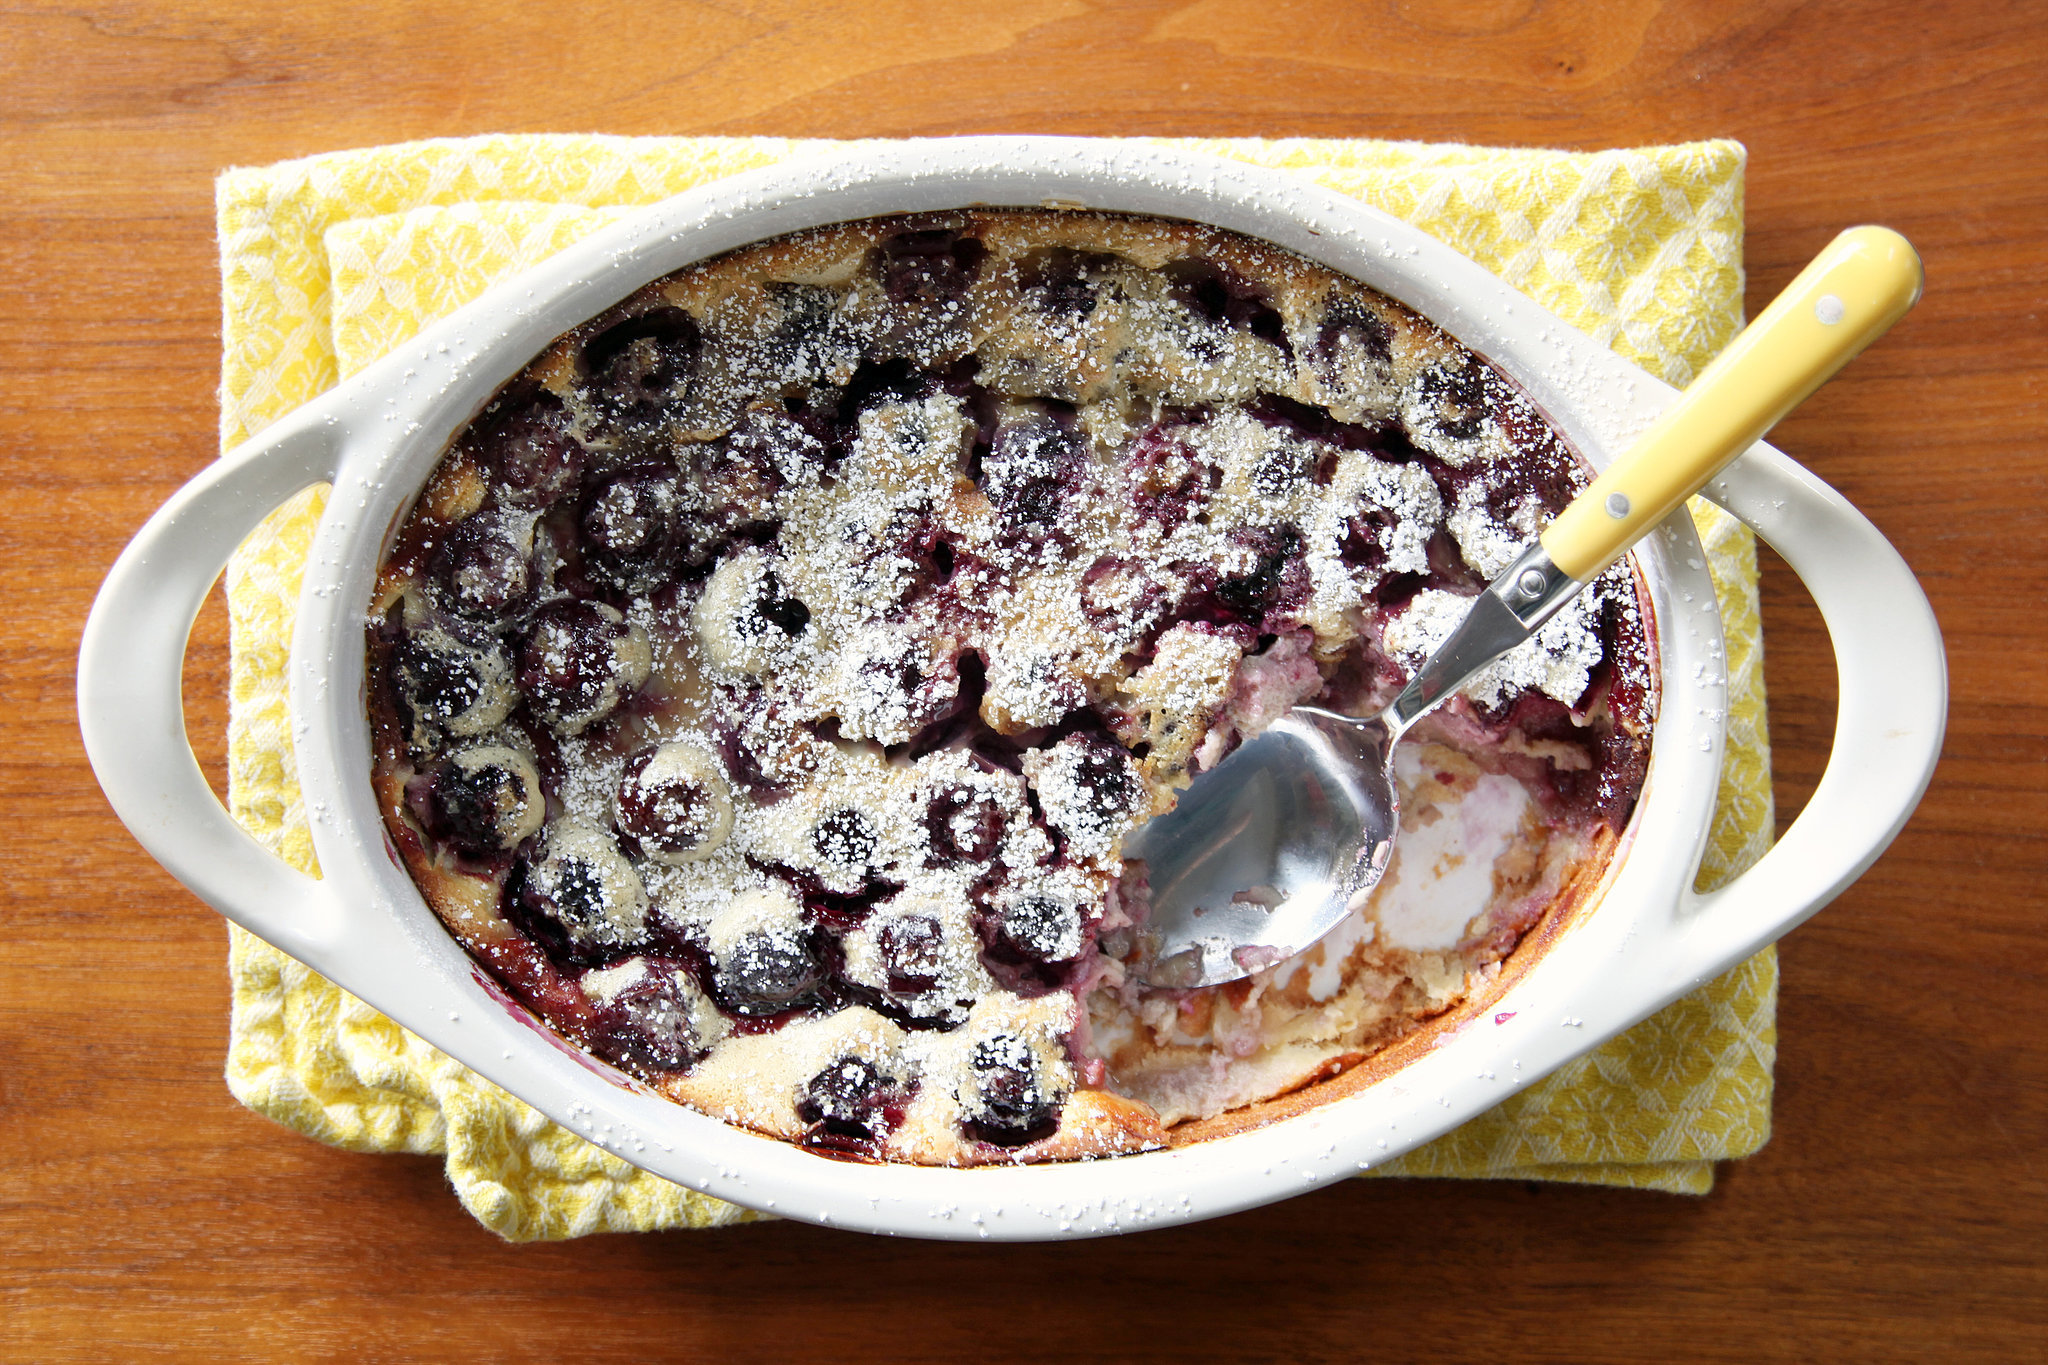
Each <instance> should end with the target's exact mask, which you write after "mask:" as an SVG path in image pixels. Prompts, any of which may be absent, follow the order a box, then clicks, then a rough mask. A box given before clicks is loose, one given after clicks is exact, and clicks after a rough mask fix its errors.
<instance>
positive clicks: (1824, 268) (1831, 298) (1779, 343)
mask: <svg viewBox="0 0 2048 1365" xmlns="http://www.w3.org/2000/svg"><path fill="white" fill-rule="evenodd" d="M1921 280H1922V276H1921V271H1920V257H1919V255H1918V254H1917V253H1916V252H1915V251H1914V250H1913V246H1912V244H1911V243H1910V242H1908V241H1907V240H1906V239H1905V238H1904V237H1901V236H1900V235H1899V234H1898V233H1896V232H1893V231H1892V230H1891V229H1890V228H1881V227H1857V228H1850V229H1849V230H1848V231H1847V232H1844V233H1843V234H1842V235H1841V236H1839V237H1837V238H1835V240H1834V241H1832V242H1830V243H1828V245H1827V248H1826V249H1825V250H1823V251H1822V252H1821V253H1820V255H1818V256H1816V257H1815V258H1814V259H1813V263H1812V264H1810V265H1808V266H1807V267H1806V269H1804V270H1802V271H1800V272H1799V277H1798V278H1797V279H1795V280H1793V281H1792V283H1791V284H1790V285H1788V286H1787V287H1786V289H1785V292H1784V293H1782V294H1780V295H1778V297H1777V298H1776V299H1774V300H1772V301H1771V305H1770V307H1768V308H1766V309H1764V311H1763V312H1762V314H1760V315H1759V316H1758V317H1757V319H1756V321H1755V322H1752V323H1751V324H1750V325H1749V326H1748V327H1747V328H1745V329H1744V330H1743V332H1742V334H1741V335H1740V336H1738V337H1736V338H1735V340H1734V341H1732V342H1730V343H1729V345H1728V348H1727V349H1726V350H1724V351H1722V352H1721V354H1720V355H1719V356H1716V357H1715V358H1714V361H1713V363H1712V364H1710V365H1708V366H1707V368H1706V369H1705V370H1702V371H1701V372H1700V375H1699V377H1698V378H1697V379H1695V380H1693V382H1692V384H1691V386H1690V387H1688V388H1687V389H1686V391H1685V392H1684V393H1683V394H1681V395H1680V396H1679V399H1678V401H1677V402H1676V403H1674V404H1672V405H1671V407H1670V408H1669V409H1667V410H1666V411H1665V413H1664V414H1663V416H1661V417H1659V418H1658V419H1657V421H1656V423H1655V424H1654V425H1652V426H1651V427H1650V429H1649V430H1648V431H1646V432H1644V433H1643V435H1642V438H1641V439H1639V440H1638V441H1637V442H1636V443H1635V444H1634V445H1633V446H1631V447H1630V448H1629V450H1628V451H1627V453H1625V454H1624V455H1622V457H1621V458H1620V459H1618V460H1616V461H1615V462H1614V463H1613V464H1612V465H1611V466H1609V468H1608V470H1607V472H1606V473H1604V474H1602V475H1601V476H1600V477H1599V478H1598V479H1595V480H1594V481H1593V485H1592V487H1590V488H1588V489H1587V490H1586V491H1585V492H1583V493H1581V494H1579V496H1578V497H1577V498H1575V499H1573V500H1572V504H1571V506H1569V507H1567V508H1565V509H1564V511H1563V512H1561V513H1559V514H1558V517H1557V519H1556V520H1555V521H1553V522H1551V523H1550V525H1549V526H1548V527H1547V528H1545V530H1544V532H1543V536H1542V541H1543V548H1544V550H1545V551H1547V552H1548V553H1549V555H1550V558H1551V560H1552V561H1553V562H1554V563H1555V564H1556V565H1557V567H1558V568H1559V569H1561V570H1563V571H1564V572H1565V573H1566V574H1569V575H1570V576H1571V577H1572V578H1575V579H1579V580H1581V581H1583V580H1585V579H1588V578H1591V577H1592V576H1593V575H1594V574H1596V573H1598V572H1600V570H1602V569H1604V568H1606V567H1607V566H1608V565H1609V564H1611V563H1613V562H1614V561H1615V560H1616V559H1619V558H1620V557H1621V556H1622V554H1623V552H1625V551H1626V550H1627V549H1628V547H1629V546H1631V545H1633V544H1635V543H1636V541H1638V540H1640V539H1641V538H1642V537H1643V536H1644V535H1646V534H1647V533H1648V532H1649V530H1650V528H1651V527H1653V526H1655V525H1656V524H1657V523H1658V522H1660V521H1662V520H1663V519H1664V517H1665V516H1666V515H1667V514H1668V513H1669V512H1670V511H1671V509H1672V508H1674V507H1676V506H1678V505H1679V504H1680V503H1682V502H1684V501H1685V500H1686V499H1687V498H1689V497H1691V496H1692V495H1693V494H1694V493H1697V492H1699V490H1700V489H1701V488H1702V487H1703V486H1704V485H1705V484H1706V482H1707V480H1709V479H1711V478H1713V477H1714V475H1715V474H1717V473H1719V472H1720V471H1721V467H1722V466H1723V465H1726V464H1727V463H1728V462H1729V461H1730V460H1733V459H1734V458H1735V457H1736V456H1737V455H1740V454H1741V453H1742V452H1743V451H1745V450H1747V449H1749V447H1750V446H1752V445H1754V444H1755V443H1756V442H1757V441H1759V440H1761V439H1762V437H1763V434H1764V433H1765V432H1767V431H1769V430H1770V429H1771V428H1772V427H1774V426H1776V425H1777V424H1778V420H1779V419H1780V418H1782V417H1783V416H1784V415H1785V414H1786V413H1788V412H1790V411H1792V409H1793V408H1795V407H1798V406H1799V404H1800V403H1802V402H1804V401H1805V399H1806V396H1807V395H1808V394H1810V393H1812V392H1813V391H1814V390H1815V389H1817V388H1819V387H1820V386H1821V385H1822V384H1824V383H1826V382H1827V381H1828V380H1829V379H1830V378H1832V377H1833V375H1834V373H1835V371H1837V370H1839V369H1841V368H1842V366H1844V365H1846V364H1848V363H1849V361H1850V359H1851V358H1852V357H1854V356H1855V355H1856V353H1857V352H1859V351H1861V350H1862V349H1863V348H1864V347H1865V346H1868V345H1869V344H1870V343H1871V342H1873V341H1875V340H1877V339H1878V337H1880V336H1882V335H1884V332H1885V330H1886V329H1887V328H1889V327H1890V326H1891V325H1892V324H1893V323H1895V322H1897V321H1898V320H1899V319H1900V318H1901V317H1904V316H1905V313H1906V310H1907V309H1909V308H1911V307H1912V306H1913V305H1914V304H1915V303H1916V302H1918V301H1919V298H1920V285H1921Z"/></svg>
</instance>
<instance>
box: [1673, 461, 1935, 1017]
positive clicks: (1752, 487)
mask: <svg viewBox="0 0 2048 1365" xmlns="http://www.w3.org/2000/svg"><path fill="white" fill-rule="evenodd" d="M1706 491H1707V495H1708V496H1709V497H1711V498H1712V499H1713V500H1714V501H1715V502H1717V503H1719V504H1720V505H1721V506H1722V507H1724V508H1726V509H1727V510H1728V511H1730V512H1732V513H1734V514H1735V515H1736V516H1737V517H1740V518H1741V519H1742V520H1743V521H1744V522H1747V523H1748V524H1749V525H1750V526H1751V527H1752V528H1753V529H1754V530H1755V531H1756V532H1757V534H1758V535H1760V536H1761V537H1763V539H1764V540H1765V541H1766V542H1768V543H1769V544H1770V546H1771V548H1772V549H1774V550H1776V551H1777V552H1778V553H1779V554H1780V555H1782V556H1784V559H1785V562H1786V563H1787V564H1789V565H1791V567H1792V571H1793V572H1794V573H1796V574H1798V575H1799V578H1800V581H1801V582H1803V583H1805V585H1806V588H1807V591H1809V592H1810V593H1812V594H1813V600H1814V602H1815V604H1816V605H1818V606H1819V608H1820V612H1821V616H1822V618H1823V619H1824V620H1825V621H1826V622H1827V628H1828V637H1829V639H1830V641H1831V642H1832V643H1833V646H1834V651H1835V672H1836V677H1837V683H1836V687H1837V695H1838V701H1837V711H1836V716H1835V739H1834V747H1833V749H1832V751H1831V752H1830V753H1829V755H1828V765H1827V769H1826V771H1824V772H1823V773H1822V774H1821V780H1820V785H1819V786H1818V787H1816V788H1815V789H1814V793H1813V797H1812V799H1811V800H1809V801H1808V802H1807V803H1806V808H1805V809H1804V810H1802V811H1800V813H1799V818H1798V819H1796V820H1794V821H1793V822H1792V826H1791V828H1789V829H1787V830H1786V831H1785V834H1784V837H1783V838H1781V839H1779V840H1778V842H1777V845H1776V846H1775V847H1773V848H1772V849H1771V851H1770V852H1769V853H1767V854H1765V855H1764V857H1763V858H1762V859H1761V860H1760V861H1758V863H1757V864H1756V865H1755V866H1754V867H1752V868H1750V869H1749V870H1748V871H1747V872H1744V873H1743V874H1742V875H1741V876H1739V877H1737V878H1736V879H1735V880H1734V881H1732V882H1730V883H1728V884H1727V885H1726V886H1723V887H1721V888H1719V889H1718V890H1715V891H1713V892H1710V893H1708V894H1706V895H1703V896H1694V897H1692V898H1691V903H1690V905H1689V907H1688V914H1687V921H1688V922H1687V923H1686V924H1685V925H1684V926H1683V928H1682V929H1681V931H1680V935H1679V940H1678V942H1679V945H1680V955H1681V961H1680V964H1679V966H1680V971H1681V974H1682V976H1683V977H1684V978H1685V980H1686V981H1687V982H1698V981H1706V980H1708V979H1710V978H1712V977H1714V976H1717V975H1719V974H1720V973H1721V972H1723V971H1725V970H1727V969H1728V968H1729V967H1731V966H1733V965H1734V964H1735V963H1737V962H1739V961H1741V960H1742V959H1743V958H1744V957H1747V956H1748V955H1749V954H1751V953H1753V952H1755V951H1756V950H1757V949H1758V948H1760V947H1761V946H1763V945H1764V944H1765V943H1768V942H1770V941H1771V940H1773V939H1775V938H1777V937H1778V936H1779V935H1781V934H1783V933H1785V932H1786V931H1787V930H1789V929H1791V928H1792V927H1793V926H1794V925H1796V924H1798V923H1799V922H1800V921H1802V920H1804V919H1805V918H1806V917H1807V916H1809V915H1811V914H1813V912H1814V911H1816V910H1818V909H1820V908H1821V907H1822V906H1824V905H1826V904H1827V903H1828V902H1829V901H1831V900H1833V899H1834V898H1835V897H1836V896H1837V895H1839V894H1840V893H1841V892H1842V890H1843V889H1844V888H1846V887H1847V886H1848V885H1849V883H1850V882H1852V881H1854V880H1855V879H1856V878H1857V877H1858V876H1860V875H1861V874H1862V873H1863V871H1864V869H1865V868H1868V867H1869V866H1870V865H1871V864H1872V863H1873V862H1875V861H1877V857H1878V855H1879V854H1881V853H1883V852H1884V850H1885V847H1886V846H1887V845H1888V844H1890V843H1891V841H1892V838H1893V837H1894V836H1895V835H1897V834H1898V832H1899V830H1900V829H1901V828H1902V827H1903V826H1904V825H1905V823H1906V819H1907V817H1908V816H1910V815H1911V814H1912V813H1913V808H1914V806H1915V805H1917V804H1918V803H1919V800H1920V794H1921V793H1922V792H1923V791H1925V790H1926V788H1927V782H1928V779H1929V778H1931V777H1932V776H1933V774H1934V765H1935V761H1936V760H1937V759H1938V758H1939V757H1940V755H1941V737H1942V730H1943V728H1944V726H1945V725H1946V723H1947V719H1948V675H1947V668H1946V664H1945V662H1944V659H1943V655H1942V647H1941V630H1940V628H1939V627H1938V626H1937V625H1936V624H1935V620H1934V609H1933V608H1932V607H1931V606H1929V605H1928V601H1927V595H1926V594H1925V593H1924V592H1922V591H1921V589H1920V584H1919V582H1918V580H1916V579H1915V578H1914V577H1913V571H1912V570H1911V569H1909V568H1908V567H1906V562H1905V560H1903V559H1901V558H1900V557H1899V553H1898V551H1896V550H1894V549H1893V548H1892V547H1891V545H1890V543H1889V542H1887V541H1886V540H1885V538H1884V536H1883V535H1882V534H1881V533H1880V532H1879V531H1878V529H1877V528H1876V527H1875V526H1873V525H1871V524H1870V522H1869V520H1868V519H1866V518H1865V517H1864V516H1863V514H1862V513H1861V512H1858V511H1857V510H1856V508H1855V507H1854V506H1852V505H1851V504H1850V502H1849V501H1848V499H1846V498H1844V497H1843V496H1842V495H1841V494H1840V493H1837V492H1836V491H1835V490H1834V489H1832V488H1830V487H1828V486H1827V485H1826V484H1825V483H1822V482H1821V481H1820V480H1819V479H1817V478H1815V477H1814V476H1813V475H1812V474H1811V473H1809V472H1807V471H1806V470H1805V469H1803V468H1801V467H1800V466H1799V465H1797V464H1795V463H1793V462H1792V461H1791V460H1790V459H1788V458H1786V457H1785V456H1784V455H1783V454H1781V453H1779V452H1778V451H1776V450H1773V449H1771V448H1770V447H1768V446H1756V447H1753V448H1752V449H1751V450H1750V451H1749V452H1748V453H1747V454H1746V455H1744V456H1743V457H1742V459H1740V460H1738V461H1737V462H1736V463H1734V464H1732V465H1730V466H1729V467H1728V469H1727V470H1726V471H1725V472H1724V473H1723V474H1722V476H1721V477H1720V478H1718V479H1716V480H1715V481H1714V482H1713V483H1711V484H1709V485H1708V487H1707V490H1706Z"/></svg>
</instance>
